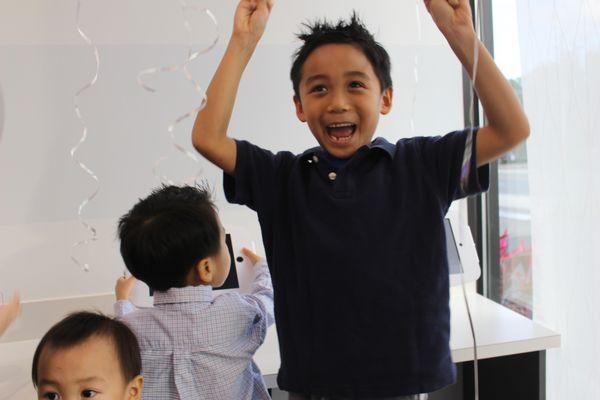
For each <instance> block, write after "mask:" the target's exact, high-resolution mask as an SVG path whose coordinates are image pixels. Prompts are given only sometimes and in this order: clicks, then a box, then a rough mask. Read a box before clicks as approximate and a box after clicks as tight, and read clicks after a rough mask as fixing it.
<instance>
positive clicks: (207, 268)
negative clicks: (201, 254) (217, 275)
mask: <svg viewBox="0 0 600 400" xmlns="http://www.w3.org/2000/svg"><path fill="white" fill-rule="evenodd" d="M194 272H195V274H196V277H198V278H199V279H200V282H199V283H202V284H210V283H211V282H212V281H213V274H214V265H213V263H212V260H211V259H210V257H207V258H203V259H202V260H200V261H198V263H196V266H195V267H194Z"/></svg>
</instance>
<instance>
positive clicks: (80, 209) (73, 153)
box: [70, 0, 100, 272]
mask: <svg viewBox="0 0 600 400" xmlns="http://www.w3.org/2000/svg"><path fill="white" fill-rule="evenodd" d="M80 9H81V0H78V1H77V11H76V17H75V18H76V26H77V32H79V35H80V36H81V38H82V39H83V40H84V41H85V42H86V43H87V44H88V45H89V46H92V47H93V50H94V57H95V59H96V70H95V72H94V76H93V78H92V79H91V80H90V81H89V82H88V83H86V84H85V85H83V86H82V87H81V88H80V89H79V90H78V91H77V92H76V93H75V96H74V107H75V115H77V118H78V119H79V121H80V122H81V125H82V127H83V130H82V134H81V138H80V139H79V142H77V144H76V145H75V146H74V147H73V148H72V149H71V152H70V153H71V158H72V159H73V161H74V162H75V164H77V165H78V166H79V167H80V168H81V169H82V170H83V171H84V172H85V173H86V174H88V175H89V176H90V177H91V178H92V179H93V180H94V181H95V182H96V185H95V186H96V188H95V189H94V191H93V192H92V193H91V194H90V195H89V196H88V197H87V198H85V199H84V200H83V201H82V202H81V203H80V204H79V207H78V209H77V219H78V220H79V223H80V224H81V225H83V227H84V228H85V229H87V230H88V231H90V233H91V237H90V238H89V239H83V240H80V241H78V242H76V243H74V244H73V245H72V247H71V260H73V262H74V263H75V264H77V265H78V266H79V267H80V268H82V269H83V270H84V271H86V272H88V271H89V270H90V266H89V265H88V264H87V263H81V262H80V261H79V259H77V258H76V257H75V256H74V255H73V251H74V250H75V248H76V247H78V246H81V245H87V244H89V243H91V242H93V241H96V240H97V239H98V234H97V232H96V228H94V227H93V226H91V225H90V224H88V223H87V222H86V221H85V220H84V219H83V216H82V214H83V209H84V208H85V206H86V205H87V204H88V203H89V202H90V201H92V200H93V199H94V198H95V197H96V195H97V194H98V192H99V191H100V181H99V180H98V177H97V176H96V174H95V173H94V172H93V171H92V170H91V169H89V168H88V167H87V166H86V165H85V164H84V163H83V162H81V160H79V158H77V156H76V153H77V150H79V147H80V146H81V145H82V144H83V143H85V141H86V140H87V133H88V128H87V124H86V123H85V120H84V118H83V115H82V114H81V109H80V108H79V96H80V95H81V94H82V93H83V92H84V91H86V90H88V89H89V88H91V87H92V86H94V85H95V84H96V82H97V81H98V73H99V71H100V54H99V52H98V47H96V45H94V44H93V43H92V40H91V39H90V38H89V37H88V36H87V35H86V34H85V32H84V31H83V30H82V29H81V26H80V23H79V11H80Z"/></svg>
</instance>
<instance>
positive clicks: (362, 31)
mask: <svg viewBox="0 0 600 400" xmlns="http://www.w3.org/2000/svg"><path fill="white" fill-rule="evenodd" d="M303 25H304V27H306V28H307V29H308V32H301V33H299V34H297V37H298V38H299V39H300V40H302V41H304V44H303V45H302V46H301V47H300V48H299V49H298V50H297V51H296V53H295V54H294V60H293V63H292V70H291V72H290V77H291V79H292V84H293V86H294V94H295V95H296V96H297V97H298V98H300V91H299V86H300V80H301V79H302V66H303V65H304V62H305V61H306V59H307V58H308V56H309V55H310V53H312V52H313V51H314V50H315V49H316V48H317V47H319V46H323V45H326V44H332V43H340V44H350V45H353V46H356V47H358V48H359V49H360V50H362V52H363V53H364V54H365V56H366V57H367V59H368V60H369V62H370V63H371V65H372V66H373V70H374V71H375V74H376V75H377V78H378V79H379V84H380V86H381V91H382V92H383V91H384V90H386V89H388V88H390V87H392V77H391V62H390V56H389V54H388V53H387V51H385V49H384V48H383V46H381V45H380V44H379V43H378V42H377V41H375V38H374V37H373V35H372V34H371V33H370V32H369V31H368V30H367V28H366V27H365V25H364V24H363V22H362V21H361V20H360V18H359V17H358V15H357V14H356V11H354V12H353V13H352V16H351V17H350V21H344V20H339V21H338V23H337V25H333V24H332V23H330V22H328V21H326V20H321V21H315V22H314V23H312V24H308V23H305V24H303Z"/></svg>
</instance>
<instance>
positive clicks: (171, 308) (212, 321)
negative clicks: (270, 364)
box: [115, 262, 274, 400]
mask: <svg viewBox="0 0 600 400" xmlns="http://www.w3.org/2000/svg"><path fill="white" fill-rule="evenodd" d="M254 268H255V269H256V278H255V279H254V282H253V284H252V290H251V293H250V294H245V295H242V294H239V293H237V292H233V293H224V294H221V295H219V296H214V295H213V290H212V287H210V286H196V287H191V286H189V287H185V288H172V289H169V290H168V291H166V292H154V307H151V308H146V309H135V307H134V306H133V304H132V303H131V302H129V301H127V300H120V301H117V302H116V303H115V314H116V316H117V317H119V318H121V319H122V320H123V321H124V322H125V323H127V325H128V326H129V327H130V328H131V329H132V330H133V331H134V333H135V334H136V336H137V338H138V341H139V344H140V349H141V353H142V374H143V376H144V390H143V395H142V397H143V399H145V400H149V399H161V400H164V399H194V400H201V399H218V400H225V399H235V400H244V399H248V400H250V399H259V400H260V399H270V397H269V394H268V392H267V389H266V387H265V384H264V381H263V378H262V374H261V372H260V370H259V369H258V367H257V365H256V364H255V363H254V361H253V360H252V356H253V355H254V353H255V352H256V350H257V349H258V347H259V346H260V345H261V344H262V343H263V341H264V339H265V336H266V333H267V328H268V326H269V325H271V324H272V323H273V321H274V318H273V288H272V284H271V276H270V274H269V270H268V267H267V265H266V263H265V262H259V263H257V264H256V266H255V267H254Z"/></svg>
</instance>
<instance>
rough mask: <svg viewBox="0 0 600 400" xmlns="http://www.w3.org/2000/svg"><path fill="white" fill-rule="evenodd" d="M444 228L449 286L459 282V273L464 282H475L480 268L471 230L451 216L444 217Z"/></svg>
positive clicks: (479, 273) (479, 274)
mask: <svg viewBox="0 0 600 400" xmlns="http://www.w3.org/2000/svg"><path fill="white" fill-rule="evenodd" d="M444 228H445V231H446V254H447V256H448V269H449V272H450V286H456V285H460V284H461V274H462V275H463V277H464V282H465V283H469V282H475V281H476V280H477V279H479V277H480V276H481V268H480V266H479V257H478V256H477V249H476V248H475V242H473V236H472V235H471V230H470V229H469V227H468V226H467V225H466V224H461V223H457V222H455V220H454V219H451V218H445V219H444Z"/></svg>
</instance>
